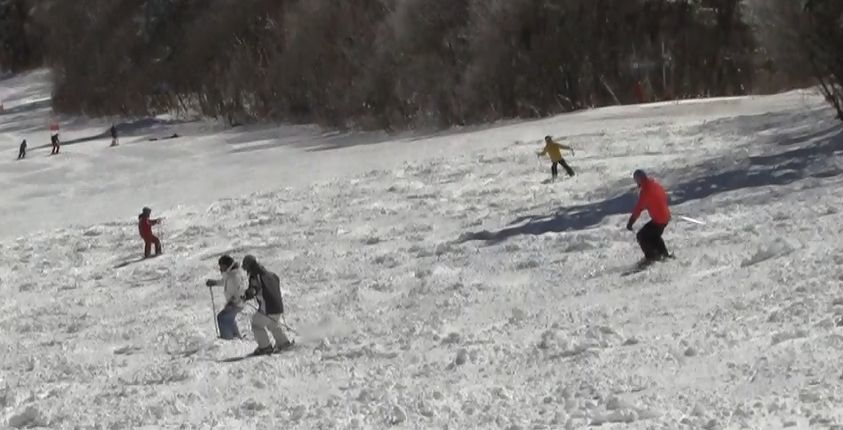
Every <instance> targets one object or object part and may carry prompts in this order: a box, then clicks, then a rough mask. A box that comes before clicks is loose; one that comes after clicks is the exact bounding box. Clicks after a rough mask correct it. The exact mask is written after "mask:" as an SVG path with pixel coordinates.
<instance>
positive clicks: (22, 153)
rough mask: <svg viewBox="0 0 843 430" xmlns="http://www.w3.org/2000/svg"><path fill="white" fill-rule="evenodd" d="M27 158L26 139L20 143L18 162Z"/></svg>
mask: <svg viewBox="0 0 843 430" xmlns="http://www.w3.org/2000/svg"><path fill="white" fill-rule="evenodd" d="M24 158H26V139H24V140H23V142H21V143H20V151H19V152H18V160H22V159H24Z"/></svg>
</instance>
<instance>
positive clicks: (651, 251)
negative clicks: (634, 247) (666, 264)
mask: <svg viewBox="0 0 843 430" xmlns="http://www.w3.org/2000/svg"><path fill="white" fill-rule="evenodd" d="M666 228H667V224H656V223H654V222H652V221H650V222H648V223H647V224H645V225H644V227H642V228H641V230H639V231H638V234H636V235H635V237H636V238H637V239H638V245H640V246H641V250H642V251H644V257H645V258H646V259H648V260H656V259H659V258H667V257H669V256H670V254H669V253H668V252H667V246H666V245H665V244H664V240H663V239H662V234H664V229H666Z"/></svg>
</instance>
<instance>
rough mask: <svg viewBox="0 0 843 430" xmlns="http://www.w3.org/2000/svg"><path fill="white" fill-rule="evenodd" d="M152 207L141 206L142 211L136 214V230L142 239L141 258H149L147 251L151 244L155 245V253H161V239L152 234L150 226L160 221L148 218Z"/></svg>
mask: <svg viewBox="0 0 843 430" xmlns="http://www.w3.org/2000/svg"><path fill="white" fill-rule="evenodd" d="M151 213H152V209H150V208H143V212H141V214H140V215H138V231H139V232H140V237H141V239H143V242H144V247H143V258H149V252H150V248H151V247H152V245H153V244H154V245H155V255H161V241H160V240H158V238H157V237H155V235H154V234H152V226H153V225H155V224H158V223H160V222H161V220H160V219H149V214H151Z"/></svg>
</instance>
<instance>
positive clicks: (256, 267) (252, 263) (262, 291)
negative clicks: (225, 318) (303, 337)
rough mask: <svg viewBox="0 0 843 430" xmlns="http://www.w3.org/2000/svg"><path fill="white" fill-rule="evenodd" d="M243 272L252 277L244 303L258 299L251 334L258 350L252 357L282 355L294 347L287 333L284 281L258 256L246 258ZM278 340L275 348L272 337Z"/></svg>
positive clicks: (244, 296)
mask: <svg viewBox="0 0 843 430" xmlns="http://www.w3.org/2000/svg"><path fill="white" fill-rule="evenodd" d="M243 270H245V271H246V273H248V274H249V287H248V289H247V290H246V294H244V295H243V301H247V300H251V299H253V298H254V299H257V301H258V311H257V312H256V313H255V314H254V315H253V316H252V331H253V332H254V335H255V341H257V343H258V348H257V349H256V350H255V352H254V353H253V354H255V355H264V354H272V353H273V352H280V351H282V350H284V349H287V348H289V347H291V346H292V345H293V342H291V341H290V339H288V338H287V335H286V334H284V329H283V326H282V320H283V318H284V302H283V301H282V299H281V285H280V284H281V280H280V279H279V278H278V275H276V274H275V273H272V272H270V271H268V270H266V268H264V267H263V266H262V265H260V264H259V263H258V261H257V260H256V259H255V257H253V256H251V255H247V256H246V257H244V258H243ZM267 331H269V333H272V337H274V338H275V347H274V348H273V346H272V342H271V341H270V338H269V334H268V333H267Z"/></svg>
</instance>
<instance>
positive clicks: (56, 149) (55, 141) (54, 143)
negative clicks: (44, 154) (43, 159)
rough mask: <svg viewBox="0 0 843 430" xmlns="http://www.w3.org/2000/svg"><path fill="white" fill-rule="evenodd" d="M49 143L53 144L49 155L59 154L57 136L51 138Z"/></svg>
mask: <svg viewBox="0 0 843 430" xmlns="http://www.w3.org/2000/svg"><path fill="white" fill-rule="evenodd" d="M50 141H52V143H53V150H52V151H50V154H58V153H59V145H60V143H59V137H58V136H51V137H50Z"/></svg>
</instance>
